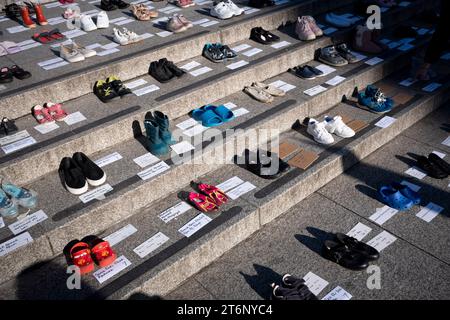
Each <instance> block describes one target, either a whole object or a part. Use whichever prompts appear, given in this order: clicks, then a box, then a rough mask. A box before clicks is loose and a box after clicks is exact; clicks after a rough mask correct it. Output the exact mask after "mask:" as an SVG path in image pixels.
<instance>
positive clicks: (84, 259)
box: [70, 241, 95, 275]
mask: <svg viewBox="0 0 450 320" xmlns="http://www.w3.org/2000/svg"><path fill="white" fill-rule="evenodd" d="M70 259H71V260H72V263H73V264H74V265H75V266H77V267H78V268H80V274H81V275H83V274H86V273H90V272H92V271H94V267H95V266H94V261H93V260H92V257H91V250H90V249H89V245H88V244H87V243H86V242H81V241H80V242H77V243H75V244H74V245H73V246H72V248H71V249H70Z"/></svg>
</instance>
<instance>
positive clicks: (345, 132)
mask: <svg viewBox="0 0 450 320" xmlns="http://www.w3.org/2000/svg"><path fill="white" fill-rule="evenodd" d="M324 123H325V129H327V131H328V132H329V133H334V134H335V135H337V136H339V137H342V138H351V137H353V136H354V135H355V131H353V129H352V128H350V127H349V126H347V125H346V124H345V123H344V121H342V117H341V116H335V117H334V118H331V117H329V116H325V120H324Z"/></svg>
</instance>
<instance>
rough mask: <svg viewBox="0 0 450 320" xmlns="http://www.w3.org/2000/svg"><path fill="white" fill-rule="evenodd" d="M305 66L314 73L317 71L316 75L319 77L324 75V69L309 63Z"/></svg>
mask: <svg viewBox="0 0 450 320" xmlns="http://www.w3.org/2000/svg"><path fill="white" fill-rule="evenodd" d="M305 67H307V68H308V69H309V70H310V71H311V72H312V73H315V74H316V76H318V77H322V76H323V75H324V74H323V71H321V70H319V69H317V68H315V67H312V66H308V65H306V66H305Z"/></svg>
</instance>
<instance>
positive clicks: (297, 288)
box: [272, 274, 318, 300]
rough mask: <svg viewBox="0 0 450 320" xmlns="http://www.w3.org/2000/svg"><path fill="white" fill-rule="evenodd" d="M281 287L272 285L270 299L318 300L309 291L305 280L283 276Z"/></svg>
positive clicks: (287, 275)
mask: <svg viewBox="0 0 450 320" xmlns="http://www.w3.org/2000/svg"><path fill="white" fill-rule="evenodd" d="M281 281H282V284H281V286H279V285H275V283H272V299H274V300H318V299H317V297H316V296H315V295H314V294H313V293H312V292H311V291H310V290H309V288H308V286H307V285H306V284H305V280H303V279H299V278H296V277H294V276H291V275H290V274H285V275H284V276H283V279H282V280H281Z"/></svg>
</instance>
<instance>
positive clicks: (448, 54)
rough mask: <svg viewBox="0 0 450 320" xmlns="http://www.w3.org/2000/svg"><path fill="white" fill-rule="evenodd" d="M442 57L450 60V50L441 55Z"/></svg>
mask: <svg viewBox="0 0 450 320" xmlns="http://www.w3.org/2000/svg"><path fill="white" fill-rule="evenodd" d="M441 59H442V60H450V52H448V53H446V54H444V55H442V56H441Z"/></svg>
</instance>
